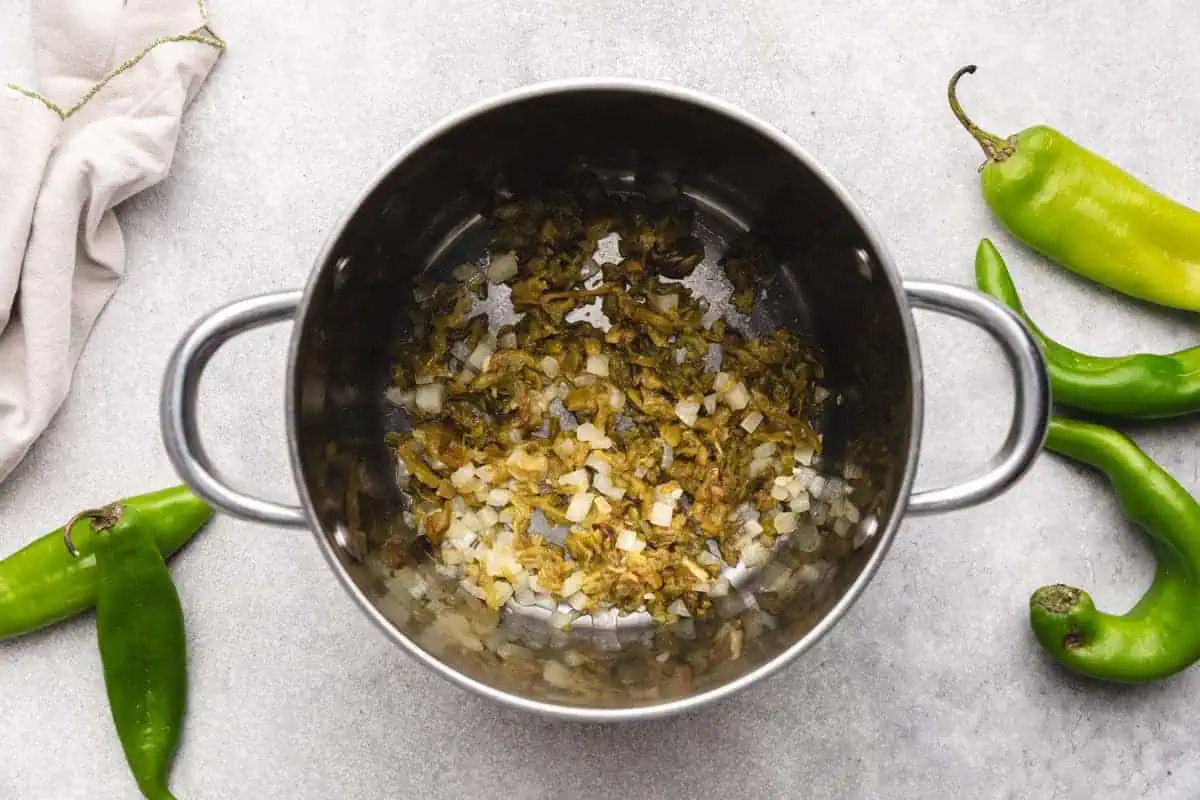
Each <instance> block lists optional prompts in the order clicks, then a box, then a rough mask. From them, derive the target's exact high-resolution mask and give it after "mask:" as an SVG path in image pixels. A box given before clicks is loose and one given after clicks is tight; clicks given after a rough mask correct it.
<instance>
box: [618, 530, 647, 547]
mask: <svg viewBox="0 0 1200 800" xmlns="http://www.w3.org/2000/svg"><path fill="white" fill-rule="evenodd" d="M645 546H646V543H645V542H643V541H641V540H640V539H638V535H637V532H635V531H631V530H629V529H628V528H626V529H625V530H623V531H621V532H620V533H619V534H617V549H618V550H624V551H625V552H627V553H637V552H639V551H641V550H642V548H644V547H645Z"/></svg>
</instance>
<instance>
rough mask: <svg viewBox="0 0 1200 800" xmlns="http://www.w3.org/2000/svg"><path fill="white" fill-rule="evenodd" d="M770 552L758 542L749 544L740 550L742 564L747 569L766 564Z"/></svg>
mask: <svg viewBox="0 0 1200 800" xmlns="http://www.w3.org/2000/svg"><path fill="white" fill-rule="evenodd" d="M770 555H771V551H769V550H768V549H767V548H765V547H763V545H762V544H761V543H760V542H751V543H750V544H748V545H746V547H745V549H743V550H742V564H744V565H745V566H747V567H759V566H762V565H763V564H765V563H767V559H768V558H769V557H770Z"/></svg>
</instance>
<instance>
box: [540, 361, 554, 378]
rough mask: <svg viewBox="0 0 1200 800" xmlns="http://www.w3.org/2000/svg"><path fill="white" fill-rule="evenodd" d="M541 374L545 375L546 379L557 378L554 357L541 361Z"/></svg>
mask: <svg viewBox="0 0 1200 800" xmlns="http://www.w3.org/2000/svg"><path fill="white" fill-rule="evenodd" d="M542 372H544V373H546V377H547V378H557V377H558V360H557V359H555V358H554V356H546V357H545V358H543V359H542Z"/></svg>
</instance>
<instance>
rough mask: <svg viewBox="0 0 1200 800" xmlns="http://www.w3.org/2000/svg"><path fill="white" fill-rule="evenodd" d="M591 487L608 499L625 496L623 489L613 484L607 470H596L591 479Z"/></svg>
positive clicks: (618, 498) (617, 498)
mask: <svg viewBox="0 0 1200 800" xmlns="http://www.w3.org/2000/svg"><path fill="white" fill-rule="evenodd" d="M592 488H594V489H595V490H596V491H597V492H599V493H600V494H602V495H604V496H605V497H607V498H608V499H610V500H620V499H621V498H622V497H624V496H625V490H624V489H622V488H620V487H618V486H614V485H613V482H612V479H611V478H609V476H608V473H607V472H597V473H596V477H595V478H593V479H592Z"/></svg>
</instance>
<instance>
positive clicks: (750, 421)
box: [741, 411, 775, 447]
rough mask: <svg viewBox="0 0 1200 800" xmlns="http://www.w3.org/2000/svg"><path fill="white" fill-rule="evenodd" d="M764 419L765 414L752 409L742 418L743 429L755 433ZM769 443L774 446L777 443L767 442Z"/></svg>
mask: <svg viewBox="0 0 1200 800" xmlns="http://www.w3.org/2000/svg"><path fill="white" fill-rule="evenodd" d="M762 421H763V415H762V413H761V412H759V411H751V412H750V413H749V414H747V415H746V416H745V417H744V418H743V419H742V423H741V424H742V429H743V430H744V431H746V433H754V432H755V431H756V430H758V426H759V425H761V424H762ZM767 444H769V445H772V446H774V444H775V443H774V442H767ZM760 447H761V445H760Z"/></svg>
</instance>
